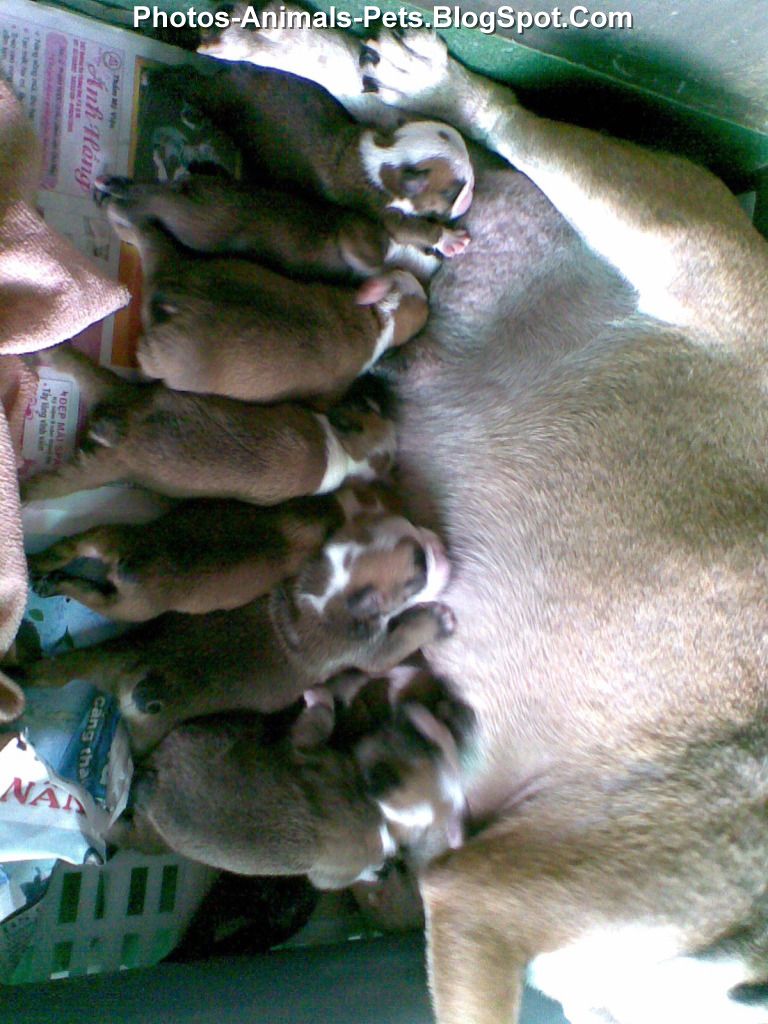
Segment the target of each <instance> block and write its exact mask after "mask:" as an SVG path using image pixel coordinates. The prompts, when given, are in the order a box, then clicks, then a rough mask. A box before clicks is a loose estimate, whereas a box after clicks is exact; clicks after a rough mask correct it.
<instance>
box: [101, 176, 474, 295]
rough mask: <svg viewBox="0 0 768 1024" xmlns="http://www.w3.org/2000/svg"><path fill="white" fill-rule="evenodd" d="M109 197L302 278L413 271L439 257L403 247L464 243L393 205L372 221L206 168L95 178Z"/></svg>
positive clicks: (179, 234)
mask: <svg viewBox="0 0 768 1024" xmlns="http://www.w3.org/2000/svg"><path fill="white" fill-rule="evenodd" d="M109 196H113V197H115V198H117V199H119V201H120V203H121V204H122V206H123V207H124V208H126V209H130V210H131V218H132V220H134V221H137V222H143V221H145V220H150V221H156V222H157V223H158V224H160V225H161V226H162V227H164V228H165V229H166V231H168V232H169V233H170V234H171V235H173V237H174V238H175V239H176V240H177V241H178V242H180V243H181V244H182V245H183V246H185V247H186V248H187V249H193V250H194V251H195V252H203V253H211V254H223V253H229V254H233V255H237V256H246V257H248V258H249V259H254V260H258V262H260V263H262V264H264V265H265V266H267V267H271V268H272V269H274V270H278V271H282V272H284V273H286V274H289V275H290V276H291V277H302V278H305V279H309V280H325V279H328V280H332V281H345V280H351V279H360V278H364V277H370V276H371V275H373V274H377V273H381V272H382V271H383V270H384V269H385V267H387V266H393V267H401V268H402V269H406V270H407V269H414V268H415V269H414V273H416V276H417V277H418V276H419V274H420V273H421V272H422V271H423V270H424V268H425V267H426V268H428V269H430V270H431V271H434V270H435V269H437V267H438V266H439V263H438V262H437V261H435V260H432V261H429V260H427V259H423V260H422V259H420V258H411V256H410V255H409V254H408V252H406V249H410V248H411V247H413V248H414V249H415V250H416V251H417V252H418V253H421V254H425V255H428V254H430V253H434V252H437V253H440V254H441V255H443V256H448V257H451V256H456V255H458V254H459V253H461V252H463V251H464V249H465V248H466V246H467V245H468V243H469V236H468V235H467V232H466V231H463V230H462V229H460V228H449V227H447V226H446V225H445V224H439V223H437V222H435V221H432V220H427V219H425V218H422V217H407V216H405V215H403V214H398V212H397V211H395V210H393V211H391V212H388V213H387V214H385V215H384V216H383V217H382V223H381V224H379V223H377V222H376V221H374V220H371V219H370V218H369V217H365V216H363V215H362V214H359V213H355V212H354V211H351V210H345V209H343V208H342V207H340V206H335V205H332V204H330V203H323V202H319V201H317V200H311V199H308V198H304V197H302V196H298V195H294V194H290V193H288V192H277V191H275V190H273V189H266V188H257V187H255V186H253V185H243V184H239V183H237V182H234V181H231V180H229V179H227V178H223V177H219V176H214V175H206V174H193V175H192V176H191V177H186V178H182V179H180V180H177V181H174V182H173V183H172V184H168V185H157V184H153V185H146V184H137V183H136V182H133V181H131V180H130V179H128V178H115V177H109V178H98V179H97V180H96V182H95V184H94V198H95V200H96V202H97V203H100V202H103V201H105V200H107V199H108V197H109ZM401 258H403V259H404V260H405V262H402V263H401V262H398V261H399V260H400V259H401ZM412 265H413V266H412ZM417 270H418V272H419V273H417ZM426 277H429V274H426ZM420 280H423V278H420Z"/></svg>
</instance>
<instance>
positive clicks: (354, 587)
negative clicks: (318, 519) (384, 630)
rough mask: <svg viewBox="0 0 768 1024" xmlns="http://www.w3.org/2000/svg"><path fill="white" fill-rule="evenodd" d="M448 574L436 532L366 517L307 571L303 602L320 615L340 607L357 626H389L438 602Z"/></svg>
mask: <svg viewBox="0 0 768 1024" xmlns="http://www.w3.org/2000/svg"><path fill="white" fill-rule="evenodd" d="M449 574H450V567H449V563H448V559H447V557H446V554H445V550H444V548H443V545H442V543H441V542H440V540H439V539H438V537H437V536H436V534H434V533H433V532H432V531H431V530H425V529H423V528H421V527H417V526H414V525H413V524H412V523H410V522H409V521H408V520H407V519H405V518H403V517H402V516H393V515H388V514H381V513H372V514H366V513H362V514H361V515H359V516H357V517H355V518H354V519H353V520H352V521H351V522H350V523H348V524H347V525H345V526H343V527H342V528H341V529H340V530H338V531H337V532H336V533H335V534H334V535H333V537H332V538H331V539H330V541H329V543H328V544H327V545H326V547H325V548H324V549H323V552H322V554H321V556H320V558H319V559H316V560H315V562H314V563H313V564H310V565H308V566H307V567H305V570H304V572H303V573H302V575H301V576H300V577H299V587H300V601H301V603H302V604H304V605H306V606H307V607H310V608H313V609H314V610H315V611H317V612H318V613H319V614H326V613H328V612H330V610H331V609H332V608H333V607H334V606H336V607H339V608H343V610H344V612H345V614H348V615H349V616H351V618H352V619H353V620H355V621H365V620H376V621H381V622H382V623H384V624H386V622H388V621H389V619H391V618H393V617H395V616H397V615H400V614H401V613H402V612H404V611H405V609H406V608H410V607H411V606H412V605H415V604H422V603H423V602H426V601H434V600H435V599H436V598H437V596H438V595H439V594H440V593H441V591H442V590H443V588H444V587H445V585H446V584H447V582H448V577H449Z"/></svg>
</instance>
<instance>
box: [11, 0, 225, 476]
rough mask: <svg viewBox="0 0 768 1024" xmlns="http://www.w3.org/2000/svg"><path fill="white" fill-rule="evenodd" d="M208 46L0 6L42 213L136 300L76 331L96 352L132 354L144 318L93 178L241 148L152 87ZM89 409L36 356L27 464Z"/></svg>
mask: <svg viewBox="0 0 768 1024" xmlns="http://www.w3.org/2000/svg"><path fill="white" fill-rule="evenodd" d="M204 61H205V58H202V57H199V56H198V55H197V54H194V53H188V52H186V51H184V50H180V49H177V48H176V47H172V46H168V45H166V44H164V43H160V42H157V41H156V40H153V39H150V38H147V37H145V36H140V35H136V34H134V33H131V32H126V31H124V30H121V29H116V28H112V27H110V26H106V25H103V24H101V23H100V22H97V21H93V20H91V19H89V18H84V17H81V16H79V15H76V14H71V13H68V12H66V11H61V10H59V9H54V8H48V7H45V6H43V5H41V4H39V3H32V2H31V0H3V3H2V6H1V7H0V74H2V75H3V77H4V78H6V79H7V80H8V81H10V83H11V84H12V86H13V87H14V89H15V91H16V93H17V95H18V96H19V98H20V99H21V101H22V103H23V105H24V107H25V109H26V110H27V112H28V113H29V116H30V118H31V119H32V121H33V123H34V125H35V128H36V130H37V133H38V136H39V138H40V140H41V143H42V148H43V177H42V181H41V187H40V191H39V193H38V205H39V208H40V211H41V213H42V214H43V216H44V218H45V220H46V222H47V223H49V224H50V225H51V226H52V227H54V228H56V229H57V230H58V231H59V232H60V233H61V234H63V235H65V236H66V237H67V238H69V239H70V241H71V242H72V243H73V244H74V245H75V246H76V247H77V248H78V249H80V250H81V251H82V252H83V253H85V254H87V255H88V256H90V257H91V258H92V259H93V260H94V261H95V262H96V263H97V264H99V265H100V266H101V267H102V269H103V270H104V271H105V272H106V273H107V274H108V275H109V276H111V277H113V278H114V279H115V280H119V281H121V282H122V283H123V284H125V285H127V287H128V288H130V290H131V292H132V294H133V301H132V302H131V303H130V305H129V306H128V307H126V308H125V309H122V310H120V311H119V312H117V313H116V314H114V315H113V316H111V317H108V318H107V319H106V320H104V321H102V322H101V323H97V324H93V325H92V326H91V327H89V328H88V329H87V330H86V331H84V332H83V333H82V334H81V335H79V337H78V338H77V339H75V343H76V344H77V346H78V348H80V349H81V350H83V351H84V352H86V353H87V354H88V355H89V356H90V357H91V358H93V359H94V360H95V361H96V362H99V363H101V364H103V365H107V366H112V367H118V368H130V367H132V366H133V365H134V353H135V345H136V338H137V335H138V332H139V327H140V311H139V301H140V286H139V285H140V281H139V277H140V267H139V263H138V257H137V254H136V251H135V249H133V248H131V247H130V246H127V245H124V244H121V243H120V242H119V241H118V239H117V237H116V236H115V234H114V232H112V230H111V229H110V227H109V224H108V222H107V219H106V215H105V214H104V212H103V211H102V210H101V209H100V208H99V207H97V206H96V204H95V203H94V202H93V200H92V198H91V191H92V186H93V181H94V179H95V178H97V177H99V176H100V175H105V174H118V175H128V176H130V177H136V178H138V179H139V180H143V181H151V180H172V179H173V178H174V177H176V176H178V174H180V173H183V171H184V169H185V167H186V165H187V164H188V163H190V162H193V161H195V160H197V161H200V160H213V161H215V162H218V163H221V164H222V165H223V166H225V167H227V168H228V169H230V170H234V169H235V167H236V162H237V154H236V152H235V151H234V150H233V149H232V147H231V145H230V144H229V143H228V141H227V140H225V139H224V138H223V137H222V136H219V135H215V137H214V138H212V137H211V135H212V133H215V129H213V128H212V126H210V125H203V126H201V125H197V124H194V123H193V122H192V120H191V119H190V118H188V117H187V118H185V112H184V110H183V109H182V110H179V109H178V104H177V103H176V102H175V101H174V102H165V101H164V98H163V97H162V95H160V94H159V92H158V90H157V89H154V88H153V87H152V74H153V70H156V69H157V68H158V67H164V66H167V65H174V64H180V63H192V64H195V63H197V64H201V63H203V62H204ZM83 414H84V410H83V408H82V405H81V401H80V395H79V393H78V390H77V387H76V385H75V384H74V382H73V381H72V380H70V379H69V378H68V377H66V376H64V375H63V374H61V373H59V372H54V371H53V370H51V369H50V368H48V369H46V368H43V370H42V372H41V382H40V387H39V390H38V397H37V402H36V403H35V406H34V408H33V409H32V410H30V413H29V416H28V419H27V423H26V427H25V431H24V440H23V458H24V465H23V468H22V475H28V474H31V473H32V472H35V471H36V470H39V469H45V468H50V467H52V466H55V465H58V463H59V462H61V461H62V460H63V459H64V458H66V457H67V456H68V455H69V454H70V453H71V451H72V448H73V446H74V443H75V436H76V433H77V427H78V424H79V423H80V422H81V421H82V419H83Z"/></svg>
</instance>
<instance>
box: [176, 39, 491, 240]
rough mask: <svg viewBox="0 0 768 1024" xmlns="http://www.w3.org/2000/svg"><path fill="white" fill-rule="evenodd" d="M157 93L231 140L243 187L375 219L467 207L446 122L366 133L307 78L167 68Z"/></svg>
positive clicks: (447, 215) (466, 167)
mask: <svg viewBox="0 0 768 1024" xmlns="http://www.w3.org/2000/svg"><path fill="white" fill-rule="evenodd" d="M208 52H211V44H210V43H209V46H208ZM302 73H303V74H305V75H307V74H309V69H307V70H306V71H305V72H297V74H302ZM162 85H163V88H164V90H165V91H166V92H168V93H170V94H171V95H172V94H173V93H174V92H176V93H177V94H178V97H179V102H180V103H181V102H183V103H187V104H192V105H194V106H196V107H198V108H199V109H200V110H202V111H203V112H204V113H205V115H206V116H207V117H208V118H209V119H210V120H211V121H213V122H214V123H215V124H216V126H217V128H219V129H220V130H223V131H225V132H227V133H228V134H230V135H231V136H232V138H233V139H235V140H236V141H237V144H238V147H239V148H240V150H241V152H242V156H243V172H244V178H245V180H246V181H247V182H251V181H254V182H256V183H257V184H259V185H261V184H263V182H264V181H268V182H269V183H270V187H271V186H273V185H274V186H275V187H278V188H289V189H291V190H297V189H298V190H299V191H301V192H304V193H310V194H314V195H316V196H320V197H321V198H323V199H326V200H328V201H329V202H332V203H338V204H339V205H340V206H348V207H352V208H354V209H358V210H362V211H363V212H365V213H368V214H371V215H373V216H375V217H378V216H379V215H380V214H381V213H382V212H383V211H384V210H385V209H388V208H395V209H406V208H407V212H409V213H414V214H431V215H435V216H439V217H441V218H443V219H446V220H450V219H452V218H455V217H460V216H461V215H462V214H463V213H465V212H466V210H467V209H468V208H469V205H470V203H471V201H472V189H473V185H474V171H473V169H472V163H471V161H470V159H469V155H468V153H467V148H466V146H465V144H464V141H463V139H462V138H461V136H460V135H459V133H458V132H457V131H455V129H453V128H451V127H449V126H448V125H446V124H443V123H439V122H435V121H413V122H409V123H407V124H404V125H403V124H400V125H399V126H392V125H390V126H389V127H388V128H387V129H378V130H377V129H372V128H366V127H364V126H362V125H358V124H355V123H354V122H353V121H352V120H351V119H350V117H349V116H348V114H347V113H346V111H344V109H343V108H342V107H340V106H339V104H338V103H337V102H336V101H335V100H334V99H333V98H332V97H331V96H330V95H329V93H327V92H326V91H325V90H324V89H320V88H318V87H317V86H316V85H313V84H312V83H311V82H309V81H307V79H306V77H305V78H297V77H295V76H294V75H293V74H283V73H282V72H280V71H271V70H265V69H263V68H257V67H252V66H251V67H249V66H248V65H245V64H234V65H230V66H224V67H221V68H220V69H217V70H216V71H214V72H213V73H209V74H200V73H199V72H194V71H192V69H191V68H189V67H185V68H173V69H169V70H168V71H167V72H165V73H164V75H163V80H162ZM378 105H379V106H380V104H378ZM400 120H402V119H400Z"/></svg>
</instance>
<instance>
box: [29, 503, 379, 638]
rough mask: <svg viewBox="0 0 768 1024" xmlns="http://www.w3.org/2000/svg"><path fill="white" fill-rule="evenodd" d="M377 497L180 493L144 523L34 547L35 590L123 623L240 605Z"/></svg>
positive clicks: (288, 572)
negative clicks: (273, 498) (250, 497)
mask: <svg viewBox="0 0 768 1024" xmlns="http://www.w3.org/2000/svg"><path fill="white" fill-rule="evenodd" d="M381 495H382V492H381V491H380V490H374V489H373V488H370V487H368V488H362V487H355V488H352V487H346V488H343V489H342V490H341V491H337V492H335V493H334V494H332V495H327V496H319V497H313V498H297V499H294V500H293V501H290V502H284V503H282V504H280V505H277V506H274V507H273V508H259V507H256V506H253V505H248V504H246V503H244V502H235V501H215V500H206V499H200V500H192V501H185V502H181V503H179V504H178V505H176V506H175V507H174V508H172V509H171V510H170V511H169V512H167V513H166V514H165V515H162V516H160V517H159V518H158V519H155V520H153V521H152V522H149V523H143V524H141V525H139V526H134V525H125V524H121V525H114V526H97V527H95V528H94V529H91V530H86V531H85V533H81V534H78V535H76V536H74V537H66V538H65V539H64V540H61V541H59V542H58V543H56V544H54V545H53V546H52V547H49V548H47V549H46V550H45V551H41V552H40V553H39V554H36V555H31V556H30V557H29V558H28V562H29V569H30V573H31V574H32V579H33V585H34V588H35V590H36V591H37V593H38V594H40V595H41V596H42V597H50V596H52V595H54V594H64V595H66V596H68V597H73V598H75V600H77V601H80V602H81V603H82V604H84V605H87V606H88V607H89V608H92V609H93V610H94V611H96V612H99V614H101V615H106V616H107V617H108V618H111V619H117V620H122V621H126V622H143V621H145V620H147V619H152V618H155V617H156V616H158V615H162V614H163V613H164V612H168V611H176V612H187V613H191V614H203V613H205V612H211V611H217V610H218V609H223V610H226V609H229V608H238V607H240V606H241V605H244V604H247V603H248V602H249V601H253V600H255V599H256V598H257V597H261V596H262V595H263V594H266V593H268V592H269V591H270V590H272V589H273V587H275V586H276V585H277V584H278V583H279V582H280V581H281V580H283V579H285V578H286V577H288V576H293V575H294V574H295V573H297V572H298V571H299V569H300V568H301V566H302V564H303V563H304V562H305V561H306V560H307V559H308V558H309V557H310V556H312V555H314V554H316V553H317V552H318V551H319V550H320V549H321V548H322V546H323V544H324V543H325V541H326V540H327V539H328V537H329V536H330V535H331V534H332V533H334V532H335V531H336V530H338V529H340V527H341V526H342V524H343V523H344V522H345V520H348V519H350V518H351V517H352V516H353V515H357V514H359V513H360V512H361V511H363V510H364V509H368V510H374V511H382V510H383V508H384V505H383V503H382V497H381ZM96 572H98V575H95V573H96Z"/></svg>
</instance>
